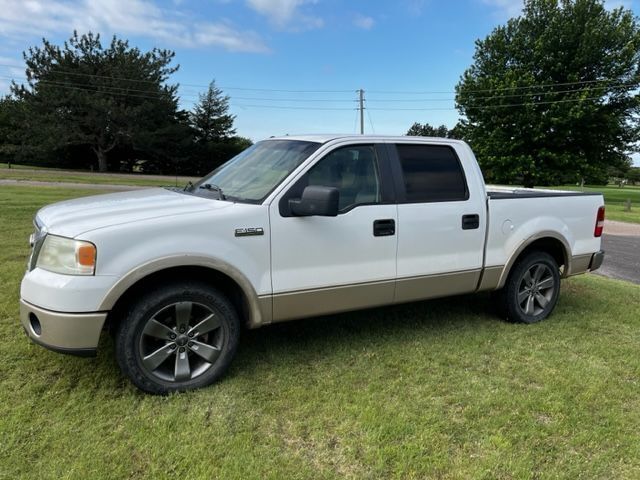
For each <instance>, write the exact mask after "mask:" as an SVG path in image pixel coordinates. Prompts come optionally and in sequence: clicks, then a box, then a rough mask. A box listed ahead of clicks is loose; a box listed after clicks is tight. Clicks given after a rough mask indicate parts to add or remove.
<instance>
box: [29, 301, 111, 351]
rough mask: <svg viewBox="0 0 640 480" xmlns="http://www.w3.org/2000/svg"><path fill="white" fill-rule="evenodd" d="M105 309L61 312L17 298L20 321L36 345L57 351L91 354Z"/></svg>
mask: <svg viewBox="0 0 640 480" xmlns="http://www.w3.org/2000/svg"><path fill="white" fill-rule="evenodd" d="M106 319H107V312H96V313H61V312H53V311H51V310H45V309H43V308H40V307H36V306H35V305H32V304H30V303H28V302H26V301H24V300H22V299H21V300H20V322H21V323H22V327H23V328H24V330H25V332H26V334H27V335H28V337H29V338H30V339H31V340H32V341H33V342H34V343H37V344H38V345H41V346H43V347H46V348H48V349H50V350H53V351H55V352H60V353H69V354H72V355H80V356H94V355H95V354H96V349H97V348H98V341H99V339H100V332H101V331H102V326H103V325H104V322H105V320H106Z"/></svg>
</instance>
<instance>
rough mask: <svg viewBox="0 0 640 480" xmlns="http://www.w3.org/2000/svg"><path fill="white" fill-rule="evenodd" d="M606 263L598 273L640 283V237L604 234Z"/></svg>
mask: <svg viewBox="0 0 640 480" xmlns="http://www.w3.org/2000/svg"><path fill="white" fill-rule="evenodd" d="M602 239H603V241H602V249H603V250H604V251H605V252H606V253H605V257H604V263H603V264H602V266H601V267H600V270H597V273H599V274H600V275H604V276H606V277H611V278H617V279H620V280H626V281H628V282H633V283H637V284H638V285H640V237H632V236H623V235H603V236H602Z"/></svg>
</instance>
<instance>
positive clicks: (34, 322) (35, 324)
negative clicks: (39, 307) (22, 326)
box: [29, 313, 42, 336]
mask: <svg viewBox="0 0 640 480" xmlns="http://www.w3.org/2000/svg"><path fill="white" fill-rule="evenodd" d="M29 323H30V324H31V330H33V333H35V334H36V335H38V336H40V334H41V333H42V326H41V325H40V320H38V317H36V315H35V314H34V313H30V314H29Z"/></svg>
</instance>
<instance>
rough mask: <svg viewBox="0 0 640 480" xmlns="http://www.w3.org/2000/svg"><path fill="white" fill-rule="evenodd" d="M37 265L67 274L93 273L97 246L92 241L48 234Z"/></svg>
mask: <svg viewBox="0 0 640 480" xmlns="http://www.w3.org/2000/svg"><path fill="white" fill-rule="evenodd" d="M36 267H39V268H42V269H44V270H49V271H50V272H56V273H63V274H66V275H93V274H94V272H95V268H96V246H95V245H94V244H93V243H90V242H83V241H81V240H73V239H71V238H65V237H58V236H56V235H47V236H46V238H45V239H44V243H43V244H42V248H41V249H40V252H39V254H38V260H37V261H36Z"/></svg>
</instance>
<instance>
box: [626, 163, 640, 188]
mask: <svg viewBox="0 0 640 480" xmlns="http://www.w3.org/2000/svg"><path fill="white" fill-rule="evenodd" d="M626 178H627V180H629V181H630V182H631V183H632V184H634V185H635V184H636V183H640V167H631V168H630V169H629V171H628V172H627V174H626Z"/></svg>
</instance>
